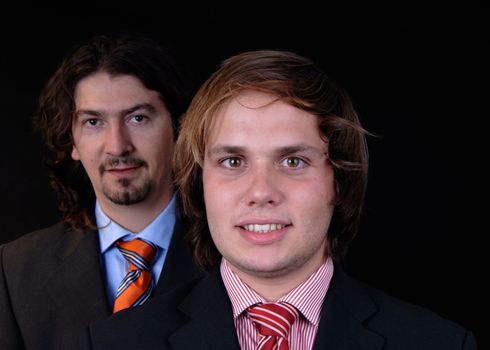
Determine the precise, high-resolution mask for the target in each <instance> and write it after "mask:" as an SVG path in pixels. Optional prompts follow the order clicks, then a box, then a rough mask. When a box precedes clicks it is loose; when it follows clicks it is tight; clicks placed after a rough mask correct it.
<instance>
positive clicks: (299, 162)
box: [282, 157, 305, 168]
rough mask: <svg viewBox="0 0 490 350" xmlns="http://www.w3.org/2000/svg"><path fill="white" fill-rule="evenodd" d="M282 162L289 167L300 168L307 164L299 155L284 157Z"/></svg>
mask: <svg viewBox="0 0 490 350" xmlns="http://www.w3.org/2000/svg"><path fill="white" fill-rule="evenodd" d="M282 164H283V165H284V166H285V167H287V168H300V167H302V166H304V165H305V161H304V160H303V159H301V158H298V157H287V158H284V160H283V161H282Z"/></svg>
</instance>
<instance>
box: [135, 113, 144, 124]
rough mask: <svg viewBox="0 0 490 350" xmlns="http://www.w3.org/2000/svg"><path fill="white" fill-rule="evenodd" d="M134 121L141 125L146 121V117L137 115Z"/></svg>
mask: <svg viewBox="0 0 490 350" xmlns="http://www.w3.org/2000/svg"><path fill="white" fill-rule="evenodd" d="M133 120H134V121H135V122H138V123H141V122H142V121H144V120H145V116H144V115H141V114H137V115H135V116H134V117H133Z"/></svg>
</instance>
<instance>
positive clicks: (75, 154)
mask: <svg viewBox="0 0 490 350" xmlns="http://www.w3.org/2000/svg"><path fill="white" fill-rule="evenodd" d="M71 158H72V159H73V160H80V154H79V153H78V150H77V147H76V146H75V145H73V148H72V150H71Z"/></svg>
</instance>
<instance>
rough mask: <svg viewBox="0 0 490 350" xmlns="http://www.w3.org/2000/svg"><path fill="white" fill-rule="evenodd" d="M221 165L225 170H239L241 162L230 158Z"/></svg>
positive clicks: (238, 159) (236, 158) (235, 158)
mask: <svg viewBox="0 0 490 350" xmlns="http://www.w3.org/2000/svg"><path fill="white" fill-rule="evenodd" d="M221 164H223V166H224V167H226V168H239V167H240V166H241V165H242V160H241V159H240V158H238V157H230V158H226V159H224V160H223V161H222V162H221Z"/></svg>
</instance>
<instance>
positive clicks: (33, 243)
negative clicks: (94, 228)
mask: <svg viewBox="0 0 490 350" xmlns="http://www.w3.org/2000/svg"><path fill="white" fill-rule="evenodd" d="M84 234H85V232H84V231H75V230H72V229H71V228H68V227H67V226H66V225H64V224H63V223H62V222H59V223H57V224H55V225H53V226H50V227H47V228H44V229H41V230H36V231H32V232H29V233H26V234H24V235H23V236H21V237H19V238H17V239H16V240H14V241H11V242H8V243H5V244H3V245H2V246H0V259H1V260H0V264H1V265H2V269H3V270H4V272H5V273H6V274H7V275H8V274H22V272H23V271H24V270H25V272H27V273H29V274H32V273H33V271H34V270H37V269H43V268H46V269H49V268H50V266H51V267H52V266H54V265H53V264H54V263H55V262H57V261H58V258H59V254H58V253H59V252H60V251H67V252H68V251H72V250H74V249H76V247H77V246H78V244H79V243H80V241H81V240H82V239H83V236H84Z"/></svg>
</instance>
